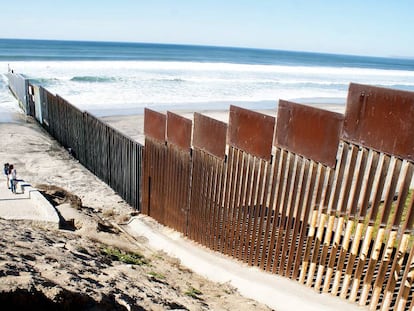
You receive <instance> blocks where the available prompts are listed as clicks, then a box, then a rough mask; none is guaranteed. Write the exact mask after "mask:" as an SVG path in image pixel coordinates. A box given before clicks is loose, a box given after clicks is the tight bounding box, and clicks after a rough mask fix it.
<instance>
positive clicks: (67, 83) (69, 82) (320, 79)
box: [0, 61, 414, 111]
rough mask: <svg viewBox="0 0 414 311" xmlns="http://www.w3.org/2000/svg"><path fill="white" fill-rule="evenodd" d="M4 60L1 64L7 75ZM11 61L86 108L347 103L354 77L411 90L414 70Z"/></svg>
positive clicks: (34, 78) (369, 82) (12, 64)
mask: <svg viewBox="0 0 414 311" xmlns="http://www.w3.org/2000/svg"><path fill="white" fill-rule="evenodd" d="M7 65H8V64H7V63H5V62H0V69H2V72H6V71H7ZM10 66H11V67H12V68H13V69H14V70H15V71H16V72H19V73H23V74H25V75H27V76H28V77H29V78H30V79H33V80H32V81H33V83H38V84H41V85H43V86H45V87H46V88H47V89H48V90H50V91H51V92H54V93H57V94H59V95H60V96H62V97H64V98H66V99H67V100H69V101H70V102H71V103H72V104H74V105H76V106H78V107H79V108H81V109H85V110H88V109H92V110H99V109H102V110H111V111H115V110H117V109H139V108H143V107H157V106H163V107H166V108H167V109H168V108H169V107H171V109H174V107H177V106H179V105H187V106H188V105H193V107H194V108H203V109H208V108H210V107H211V105H212V104H211V103H215V105H217V103H223V107H221V108H224V109H225V108H228V103H239V102H246V103H254V102H256V103H259V104H258V105H260V103H263V102H267V103H268V102H269V101H271V102H274V105H275V106H276V103H277V101H278V99H280V98H282V99H287V100H289V99H298V98H321V99H323V98H342V99H343V102H345V98H346V94H347V89H348V85H349V83H350V82H356V83H364V84H372V85H380V86H385V87H394V88H401V89H407V90H414V71H403V70H383V69H370V68H350V67H343V68H338V67H322V66H313V67H312V66H310V67H305V66H287V65H283V66H282V65H247V64H232V63H196V62H161V61H18V62H10ZM1 83H2V84H4V82H1ZM1 92H4V88H3V89H1ZM2 98H3V99H2ZM2 101H3V102H6V100H5V99H4V95H0V105H2V103H1V102H2ZM215 108H217V107H215ZM257 108H262V107H257Z"/></svg>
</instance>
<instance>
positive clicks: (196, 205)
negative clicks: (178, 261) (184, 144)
mask: <svg viewBox="0 0 414 311" xmlns="http://www.w3.org/2000/svg"><path fill="white" fill-rule="evenodd" d="M226 136H227V124H226V123H223V122H220V121H217V120H214V119H212V118H209V117H206V116H203V115H202V114H199V113H195V114H194V131H193V148H194V149H193V156H192V165H193V167H192V178H191V198H190V209H189V214H188V231H187V233H188V237H189V238H191V239H192V240H194V241H196V242H198V243H201V244H203V245H205V246H208V247H210V248H214V244H215V243H217V240H219V239H220V238H221V237H220V235H219V231H218V229H219V228H220V225H221V224H220V215H221V211H222V209H223V204H222V202H223V197H224V187H223V185H224V182H225V159H226V154H225V152H226Z"/></svg>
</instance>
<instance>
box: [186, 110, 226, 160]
mask: <svg viewBox="0 0 414 311" xmlns="http://www.w3.org/2000/svg"><path fill="white" fill-rule="evenodd" d="M226 136H227V124H226V123H224V122H221V121H218V120H215V119H212V118H209V117H207V116H204V115H202V114H199V113H194V133H193V146H194V147H195V148H198V149H200V150H203V151H205V152H208V153H210V154H212V155H214V156H216V157H218V158H221V159H224V156H225V152H226Z"/></svg>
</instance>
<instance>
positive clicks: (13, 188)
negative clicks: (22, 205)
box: [9, 164, 17, 193]
mask: <svg viewBox="0 0 414 311" xmlns="http://www.w3.org/2000/svg"><path fill="white" fill-rule="evenodd" d="M9 179H10V187H11V191H12V192H13V193H16V183H17V172H16V169H15V168H14V166H13V164H10V166H9Z"/></svg>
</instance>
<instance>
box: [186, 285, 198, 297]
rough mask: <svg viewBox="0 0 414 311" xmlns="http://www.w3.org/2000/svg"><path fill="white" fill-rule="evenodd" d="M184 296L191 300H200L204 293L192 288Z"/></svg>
mask: <svg viewBox="0 0 414 311" xmlns="http://www.w3.org/2000/svg"><path fill="white" fill-rule="evenodd" d="M184 294H185V295H187V296H189V297H191V298H195V299H200V295H202V294H203V293H202V292H201V291H200V290H198V289H197V288H194V287H192V286H190V288H189V289H188V290H187V291H186V292H185V293H184Z"/></svg>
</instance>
